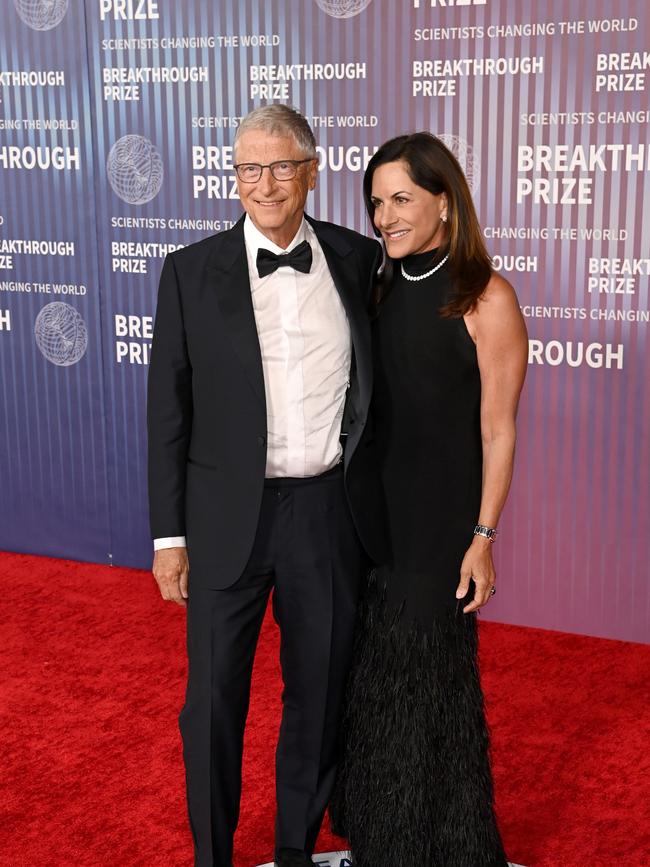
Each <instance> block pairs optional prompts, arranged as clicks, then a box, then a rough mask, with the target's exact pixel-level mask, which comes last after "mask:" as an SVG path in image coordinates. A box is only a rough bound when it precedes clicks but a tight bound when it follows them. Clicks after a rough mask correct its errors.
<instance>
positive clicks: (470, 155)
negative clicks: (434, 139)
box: [438, 133, 481, 195]
mask: <svg viewBox="0 0 650 867" xmlns="http://www.w3.org/2000/svg"><path fill="white" fill-rule="evenodd" d="M438 138H439V139H440V141H441V142H442V143H443V144H444V145H446V146H447V147H448V148H449V150H450V151H451V152H452V154H453V155H454V156H455V157H456V159H457V160H458V162H459V163H460V167H461V169H462V170H463V172H464V173H465V177H466V178H467V185H468V187H469V189H470V192H471V193H472V195H474V194H475V193H476V191H477V190H478V188H479V185H480V183H481V164H480V163H479V161H478V157H477V156H476V155H475V153H474V149H473V148H472V147H471V146H470V145H468V144H467V142H466V141H465V139H464V138H460V136H457V135H448V134H447V133H443V135H439V136H438Z"/></svg>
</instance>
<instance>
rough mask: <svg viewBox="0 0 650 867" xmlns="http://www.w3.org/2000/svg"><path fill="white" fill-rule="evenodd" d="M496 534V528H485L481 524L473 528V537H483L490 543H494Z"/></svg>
mask: <svg viewBox="0 0 650 867" xmlns="http://www.w3.org/2000/svg"><path fill="white" fill-rule="evenodd" d="M498 532H499V531H498V530H497V528H496V527H485V526H483V524H477V525H476V526H475V527H474V535H475V536H483V537H484V538H486V539H489V540H490V542H494V540H495V539H496V537H497V533H498Z"/></svg>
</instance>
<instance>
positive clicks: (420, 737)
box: [331, 252, 507, 867]
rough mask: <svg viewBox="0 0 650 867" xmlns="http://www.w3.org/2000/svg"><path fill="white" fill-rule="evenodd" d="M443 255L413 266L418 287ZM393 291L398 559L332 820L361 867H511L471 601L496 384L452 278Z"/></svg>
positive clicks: (347, 730) (362, 681)
mask: <svg viewBox="0 0 650 867" xmlns="http://www.w3.org/2000/svg"><path fill="white" fill-rule="evenodd" d="M431 260H432V253H431V252H428V253H424V254H419V255H414V256H410V257H407V258H406V259H405V260H403V261H404V267H405V269H406V271H407V273H409V274H418V273H424V272H426V271H427V270H429V269H430V263H431ZM394 266H395V277H394V281H393V285H392V287H391V289H390V291H389V293H388V295H387V296H386V297H385V299H384V300H383V301H382V303H381V306H380V311H379V315H378V316H377V318H376V321H375V323H374V365H375V391H374V396H373V416H374V430H375V434H374V436H375V443H376V445H377V450H378V454H379V457H380V461H381V471H382V477H383V483H384V488H385V493H386V501H387V508H388V519H389V531H390V541H391V547H392V560H391V562H390V563H388V564H387V565H386V566H384V567H382V568H380V569H378V570H377V571H376V572H375V573H374V574H373V576H372V577H371V580H370V583H369V586H368V588H367V590H366V594H365V598H364V600H363V603H362V606H361V615H360V623H359V629H358V633H357V638H356V646H355V655H354V663H353V670H352V672H351V676H350V684H349V691H348V703H347V710H346V717H345V721H344V725H343V747H342V761H341V765H340V770H339V775H338V781H337V786H336V791H335V795H334V798H333V801H332V805H331V814H332V821H333V826H334V827H335V828H339V829H341V830H342V831H344V832H345V834H346V836H347V837H348V839H349V841H350V845H351V849H352V853H353V861H354V864H355V865H356V867H415V865H418V867H488V865H489V867H504V865H506V864H507V860H506V857H505V854H504V851H503V847H502V844H501V840H500V836H499V832H498V830H497V824H496V820H495V816H494V811H493V795H492V778H491V773H490V766H489V758H488V733H487V727H486V722H485V715H484V706H483V694H482V692H481V687H480V682H479V673H478V668H477V629H476V615H474V614H469V615H468V614H463V612H462V608H463V606H464V605H466V604H467V602H468V601H469V598H470V597H471V591H470V596H468V598H467V599H465V600H457V599H456V598H455V592H456V587H457V586H458V581H459V578H460V565H461V561H462V559H463V556H464V554H465V551H466V550H467V548H468V547H469V545H470V543H471V541H472V531H473V528H474V525H475V524H476V522H477V519H478V513H479V507H480V499H481V469H482V450H481V436H480V416H479V410H480V399H481V383H480V377H479V370H478V364H477V358H476V348H475V345H474V342H473V341H472V339H471V337H470V336H469V333H468V331H467V328H466V326H465V323H464V321H463V319H462V318H461V319H445V318H443V317H441V316H440V315H439V312H438V311H439V308H440V307H441V306H442V305H443V304H444V303H445V302H446V301H447V300H448V299H449V297H450V292H451V281H450V278H449V273H448V270H447V267H446V266H443V267H442V268H441V269H440V270H439V271H437V272H436V273H435V274H433V275H432V276H430V277H427V278H425V279H423V280H421V281H419V282H410V281H408V282H407V281H406V280H405V279H404V278H403V277H402V275H401V272H400V262H399V261H397V262H394Z"/></svg>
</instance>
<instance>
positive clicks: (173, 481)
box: [147, 218, 385, 588]
mask: <svg viewBox="0 0 650 867" xmlns="http://www.w3.org/2000/svg"><path fill="white" fill-rule="evenodd" d="M309 222H310V223H311V225H312V227H313V228H314V231H315V232H316V235H317V237H318V240H319V242H320V244H321V247H322V249H323V252H324V254H325V258H326V260H327V263H328V265H329V269H330V272H331V275H332V278H333V281H334V284H335V286H336V288H337V290H338V292H339V294H340V296H341V301H342V302H343V306H344V308H345V311H346V313H347V317H348V321H349V324H350V329H351V334H352V344H353V354H352V356H353V358H352V370H351V376H350V388H349V389H348V397H347V402H346V409H345V413H344V420H343V430H344V433H347V437H346V443H345V451H344V472H345V483H346V491H347V495H348V500H349V504H350V507H351V510H352V515H353V518H354V522H355V525H356V527H357V531H358V533H359V537H360V539H361V541H362V543H363V545H364V547H365V549H366V551H367V553H368V555H369V556H370V558H371V559H373V560H375V561H377V562H381V561H383V560H384V559H385V551H384V540H385V531H384V525H383V500H382V497H381V488H380V484H379V478H378V473H377V468H376V462H375V457H374V448H373V442H372V431H371V429H370V422H369V418H368V408H369V404H370V395H371V391H372V357H371V347H370V326H369V321H368V315H367V310H368V306H369V299H370V292H371V286H372V281H373V277H374V275H375V273H376V271H377V267H378V264H379V261H380V257H381V248H380V247H379V245H378V244H377V242H376V241H373V240H370V239H369V238H366V237H364V236H363V235H359V234H358V233H356V232H352V231H350V230H348V229H344V228H341V227H339V226H335V225H333V224H331V223H324V222H319V221H317V220H311V219H310V220H309ZM147 426H148V439H149V500H150V518H151V532H152V535H153V537H154V538H159V537H162V536H182V535H184V536H186V537H187V544H188V553H189V557H190V563H191V569H192V581H193V582H194V583H195V584H196V583H197V582H198V583H199V585H202V586H207V587H214V588H223V587H228V586H229V585H231V584H232V583H234V582H235V581H236V580H237V579H238V577H239V576H240V574H241V573H242V571H243V570H244V567H245V565H246V562H247V560H248V557H249V555H250V552H251V548H252V545H253V540H254V538H255V531H256V528H257V521H258V516H259V510H260V503H261V498H262V490H263V485H264V474H265V468H266V436H267V430H266V401H265V393H264V378H263V371H262V359H261V354H260V346H259V341H258V337H257V328H256V324H255V315H254V311H253V304H252V300H251V290H250V282H249V278H248V262H247V258H246V248H245V245H244V229H243V218H242V219H241V220H239V222H238V223H237V224H236V225H235V226H234V227H233V228H232V229H230V230H228V231H225V232H220V233H219V234H218V235H213V236H212V237H210V238H206V239H205V240H203V241H199V242H198V243H196V244H192V245H190V246H189V247H185V248H184V249H181V250H177V251H176V252H174V253H171V254H169V255H168V256H167V258H166V259H165V263H164V266H163V270H162V275H161V278H160V288H159V293H158V306H157V311H156V320H155V326H154V336H153V346H152V351H151V359H150V367H149V384H148V406H147Z"/></svg>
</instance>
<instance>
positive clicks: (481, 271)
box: [363, 132, 492, 316]
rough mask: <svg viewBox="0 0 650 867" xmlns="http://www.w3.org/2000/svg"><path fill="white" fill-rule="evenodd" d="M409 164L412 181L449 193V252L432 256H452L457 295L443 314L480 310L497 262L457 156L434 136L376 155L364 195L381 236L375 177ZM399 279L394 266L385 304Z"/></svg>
mask: <svg viewBox="0 0 650 867" xmlns="http://www.w3.org/2000/svg"><path fill="white" fill-rule="evenodd" d="M398 161H399V162H403V163H404V165H405V168H406V171H407V172H408V174H409V177H410V178H411V180H412V181H413V182H414V183H415V184H417V185H418V186H419V187H423V188H424V189H425V190H428V191H429V192H430V193H433V194H434V195H440V193H446V194H447V217H448V222H447V225H448V227H449V229H448V237H447V244H446V245H445V247H444V248H441V249H439V250H438V251H437V254H436V255H434V257H433V258H432V265H433V264H434V262H435V261H436V260H440V259H441V258H442V257H443V256H444V255H445V254H446V253H449V267H450V273H451V277H452V281H453V287H454V295H453V297H452V299H451V300H450V301H449V303H447V304H446V305H445V306H444V307H443V308H442V309H441V311H440V313H441V315H442V316H464V315H465V314H466V313H469V312H470V311H472V310H473V309H474V307H475V306H476V304H477V302H478V300H479V298H480V297H481V295H482V294H483V292H484V290H485V287H486V286H487V284H488V281H489V279H490V277H491V275H492V262H491V259H490V257H489V255H488V252H487V250H486V249H485V244H484V242H483V235H482V234H481V227H480V226H479V222H478V219H477V217H476V211H475V209H474V202H473V201H472V194H471V193H470V191H469V186H468V185H467V180H466V179H465V175H464V174H463V170H462V168H461V167H460V164H459V162H458V160H457V159H456V157H455V156H454V155H453V154H452V152H451V151H450V150H449V148H447V147H446V146H445V145H444V144H443V143H442V142H441V141H440V139H439V138H436V137H435V136H434V135H431V134H430V133H428V132H416V133H413V134H411V135H401V136H398V137H397V138H393V139H390V140H389V141H387V142H385V143H384V144H383V145H382V146H381V147H380V148H379V150H378V151H377V152H376V153H375V154H374V156H373V157H372V159H371V160H370V162H369V163H368V168H367V169H366V172H365V174H364V177H363V195H364V199H365V202H366V209H367V211H368V216H369V217H370V221H371V222H372V224H373V229H374V231H375V234H376V235H379V234H380V232H379V231H378V230H377V229H376V228H375V224H374V216H375V207H374V205H373V203H372V178H373V175H374V173H375V171H376V170H377V168H378V167H379V166H382V165H384V164H385V163H393V162H398ZM392 276H393V264H392V261H391V260H390V259H388V258H387V259H386V267H385V268H384V272H383V274H382V276H381V278H380V279H379V281H378V285H377V293H376V300H377V302H379V301H381V299H382V297H383V296H384V295H385V294H386V291H387V289H388V287H389V285H390V282H391V280H392Z"/></svg>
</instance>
